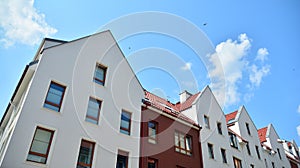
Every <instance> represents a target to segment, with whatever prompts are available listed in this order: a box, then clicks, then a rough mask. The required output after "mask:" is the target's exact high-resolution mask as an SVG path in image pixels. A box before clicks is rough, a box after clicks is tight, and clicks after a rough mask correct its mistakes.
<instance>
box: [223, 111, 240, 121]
mask: <svg viewBox="0 0 300 168" xmlns="http://www.w3.org/2000/svg"><path fill="white" fill-rule="evenodd" d="M237 113H238V110H236V111H234V112H231V113H229V114H226V116H225V117H226V123H227V124H228V121H230V120H234V119H235V117H236V114H237Z"/></svg>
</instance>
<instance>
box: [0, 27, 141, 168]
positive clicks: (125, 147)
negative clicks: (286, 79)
mask: <svg viewBox="0 0 300 168" xmlns="http://www.w3.org/2000/svg"><path fill="white" fill-rule="evenodd" d="M60 43H61V44H60ZM35 59H36V60H38V63H36V64H34V65H32V66H30V68H31V69H32V70H31V71H30V72H29V71H28V72H27V73H31V74H32V75H30V74H28V75H27V76H29V77H27V78H25V79H24V80H23V83H22V84H21V85H25V86H24V87H20V88H19V90H18V93H17V96H15V99H16V102H14V103H16V104H17V106H18V108H17V109H18V110H17V111H15V113H16V114H14V112H12V111H13V107H12V106H10V108H9V110H8V112H7V114H6V116H5V118H4V121H5V122H2V123H1V129H2V130H4V131H3V134H2V136H1V138H2V139H7V140H6V141H7V142H9V143H8V144H7V145H3V148H4V150H3V153H2V155H1V156H4V157H2V158H1V167H54V168H57V167H76V165H77V160H78V154H79V149H80V144H81V140H82V139H84V140H88V141H91V142H94V143H95V149H94V155H93V161H92V167H115V166H116V161H117V154H118V151H120V150H121V151H125V152H127V153H128V155H129V159H128V167H132V168H137V167H138V166H139V158H138V156H139V152H140V148H139V143H140V142H139V135H140V114H141V113H140V109H141V104H142V102H141V100H142V98H143V96H144V92H143V89H142V87H141V85H140V83H139V81H138V80H137V79H136V77H135V75H134V73H133V71H132V69H131V68H130V66H129V64H128V63H127V61H126V59H125V57H124V56H123V54H122V52H121V51H120V49H119V47H118V45H117V43H116V41H115V40H114V38H113V37H112V35H111V33H110V32H109V31H105V32H101V33H98V34H94V35H92V36H88V37H85V38H81V39H78V40H74V41H71V42H59V41H58V42H55V41H54V42H53V41H51V40H45V41H44V43H43V44H42V45H41V48H40V50H39V51H38V53H37V56H36V57H35ZM36 60H34V61H36ZM97 63H98V64H101V65H104V66H106V67H107V73H106V77H105V85H104V86H102V85H99V84H97V83H95V82H94V81H93V77H94V73H95V67H96V64H97ZM31 76H32V77H31ZM51 81H54V82H56V83H59V84H61V85H63V86H65V87H66V90H65V94H64V96H63V101H62V105H61V110H60V112H56V111H52V110H50V109H47V108H45V107H43V105H44V102H45V97H46V95H47V91H48V89H49V85H50V83H51ZM27 83H28V84H27ZM19 97H23V99H21V100H23V101H20V100H19V99H20V98H19ZM90 97H93V98H97V99H99V100H101V101H102V104H101V110H100V117H99V118H100V120H99V122H98V124H92V123H90V122H87V121H85V117H86V112H87V106H88V101H89V98H90ZM17 99H18V100H17ZM19 102H20V103H19ZM122 110H125V111H127V112H129V113H131V127H130V128H131V130H130V135H124V134H122V133H120V122H121V121H120V120H121V111H122ZM13 115H15V116H17V117H11V116H13ZM14 118H15V121H16V122H12V123H13V124H12V125H11V126H10V125H7V124H6V123H7V122H6V121H7V120H13V119H14ZM9 122H10V123H11V121H9ZM37 126H40V127H42V128H46V129H49V130H52V131H54V136H53V140H52V143H51V147H50V150H49V154H48V158H47V162H46V164H40V163H35V162H31V161H27V156H28V152H29V149H30V145H31V143H32V139H33V136H34V133H35V130H36V127H37ZM9 129H11V131H7V130H9ZM9 133H10V134H9ZM8 135H10V136H8ZM5 137H8V138H5ZM2 139H1V141H2ZM3 154H5V155H3Z"/></svg>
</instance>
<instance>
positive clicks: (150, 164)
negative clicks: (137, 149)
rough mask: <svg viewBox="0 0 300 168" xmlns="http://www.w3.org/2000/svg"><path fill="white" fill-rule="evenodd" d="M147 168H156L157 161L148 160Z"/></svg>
mask: <svg viewBox="0 0 300 168" xmlns="http://www.w3.org/2000/svg"><path fill="white" fill-rule="evenodd" d="M148 168H157V160H156V159H151V158H148Z"/></svg>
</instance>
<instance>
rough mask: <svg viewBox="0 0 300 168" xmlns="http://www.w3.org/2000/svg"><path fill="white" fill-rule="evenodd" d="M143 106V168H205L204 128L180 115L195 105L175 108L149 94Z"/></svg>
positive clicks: (182, 103) (183, 104)
mask: <svg viewBox="0 0 300 168" xmlns="http://www.w3.org/2000/svg"><path fill="white" fill-rule="evenodd" d="M143 102H144V105H143V106H142V119H141V121H142V122H141V130H142V131H141V155H140V168H157V167H174V168H202V167H203V163H202V153H201V144H200V142H199V139H200V130H201V128H200V126H199V125H198V124H196V123H194V122H193V120H191V119H189V118H188V117H186V116H185V115H183V114H180V113H179V111H178V107H179V106H181V105H182V106H186V107H188V106H190V104H191V101H189V99H187V100H185V101H184V102H181V103H178V104H173V103H171V102H169V101H167V100H165V99H163V98H161V97H158V96H156V95H154V94H152V93H150V92H148V91H145V98H144V99H143Z"/></svg>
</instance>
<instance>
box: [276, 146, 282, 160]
mask: <svg viewBox="0 0 300 168" xmlns="http://www.w3.org/2000/svg"><path fill="white" fill-rule="evenodd" d="M277 153H278V156H279V159H280V160H281V154H280V150H279V148H277Z"/></svg>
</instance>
